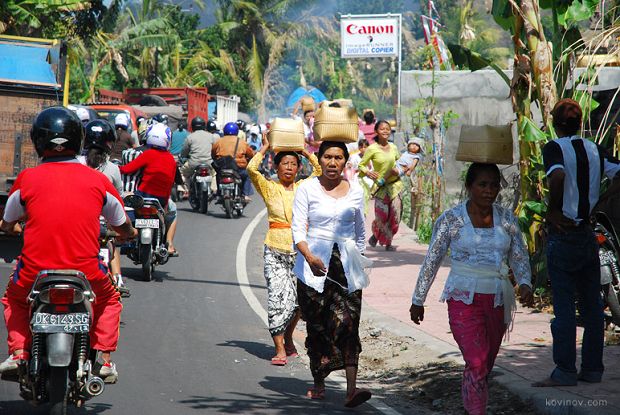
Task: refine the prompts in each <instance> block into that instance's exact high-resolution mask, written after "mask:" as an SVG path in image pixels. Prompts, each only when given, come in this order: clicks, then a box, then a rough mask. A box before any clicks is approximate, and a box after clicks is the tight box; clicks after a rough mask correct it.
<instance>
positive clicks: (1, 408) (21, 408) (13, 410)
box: [0, 385, 112, 415]
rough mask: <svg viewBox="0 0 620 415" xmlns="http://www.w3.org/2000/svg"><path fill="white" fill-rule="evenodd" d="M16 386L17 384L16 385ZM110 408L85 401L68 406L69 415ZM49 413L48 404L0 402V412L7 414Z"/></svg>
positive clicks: (97, 412)
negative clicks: (37, 405) (84, 403)
mask: <svg viewBox="0 0 620 415" xmlns="http://www.w3.org/2000/svg"><path fill="white" fill-rule="evenodd" d="M16 386H17V385H16ZM111 409H112V405H110V404H107V403H87V404H86V406H85V407H82V408H75V407H69V408H68V414H69V415H96V414H102V413H104V412H106V411H109V410H111ZM48 413H49V406H48V405H41V406H39V407H34V406H32V405H30V404H29V403H28V402H26V401H5V402H0V414H7V415H9V414H10V415H22V414H23V415H26V414H27V415H47V414H48Z"/></svg>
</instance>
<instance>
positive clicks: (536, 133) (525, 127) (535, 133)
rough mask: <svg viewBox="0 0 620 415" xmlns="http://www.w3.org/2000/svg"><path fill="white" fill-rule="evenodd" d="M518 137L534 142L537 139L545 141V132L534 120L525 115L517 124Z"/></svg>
mask: <svg viewBox="0 0 620 415" xmlns="http://www.w3.org/2000/svg"><path fill="white" fill-rule="evenodd" d="M519 137H521V138H522V139H523V141H526V142H530V143H534V142H538V141H547V138H548V137H547V134H545V133H544V132H543V131H542V130H541V129H540V128H538V126H537V125H536V124H534V121H532V120H531V119H529V118H527V117H523V119H522V122H521V123H520V125H519Z"/></svg>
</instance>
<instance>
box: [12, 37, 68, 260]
mask: <svg viewBox="0 0 620 415" xmlns="http://www.w3.org/2000/svg"><path fill="white" fill-rule="evenodd" d="M68 85H69V70H68V67H67V45H66V43H65V42H64V41H62V40H58V39H40V38H27V37H20V36H8V35H0V124H1V125H2V127H1V128H0V217H2V215H3V213H4V207H5V205H6V201H7V199H8V193H9V191H10V189H11V186H12V184H13V182H14V181H15V178H16V177H17V175H18V174H19V173H20V172H21V171H22V170H23V169H25V168H27V167H33V166H35V165H36V164H37V163H38V157H37V153H36V151H35V149H34V146H33V145H32V142H31V141H30V128H31V126H32V121H33V120H34V117H35V116H36V115H37V114H38V113H39V112H40V111H41V110H42V109H44V108H46V107H49V106H53V105H68V101H69V98H68V90H69V88H68ZM20 241H21V239H20V238H15V237H10V236H8V235H3V234H1V233H0V259H4V260H9V261H10V260H12V259H14V258H15V256H16V255H17V253H19V251H20V250H21V243H20Z"/></svg>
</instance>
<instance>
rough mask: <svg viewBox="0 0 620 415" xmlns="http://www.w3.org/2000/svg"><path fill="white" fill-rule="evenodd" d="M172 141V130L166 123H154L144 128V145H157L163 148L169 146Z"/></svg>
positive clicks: (166, 148)
mask: <svg viewBox="0 0 620 415" xmlns="http://www.w3.org/2000/svg"><path fill="white" fill-rule="evenodd" d="M171 142H172V131H170V128H169V127H168V126H167V125H166V124H162V123H156V124H153V125H151V126H150V127H149V128H148V130H146V145H147V146H151V147H158V148H162V149H164V150H168V149H169V148H170V143H171Z"/></svg>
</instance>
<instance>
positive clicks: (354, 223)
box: [291, 178, 366, 292]
mask: <svg viewBox="0 0 620 415" xmlns="http://www.w3.org/2000/svg"><path fill="white" fill-rule="evenodd" d="M291 228H292V231H293V242H294V243H295V245H297V244H298V243H300V242H303V241H306V242H307V243H308V248H309V249H310V251H311V252H312V254H313V255H315V256H317V257H319V258H320V259H321V261H323V263H324V264H325V266H328V264H329V260H330V258H331V254H332V249H333V246H334V243H336V244H338V247H339V250H340V259H341V261H342V265H343V268H344V271H345V276H347V280H348V279H349V275H350V273H351V272H353V271H352V270H354V269H355V268H354V264H353V263H352V261H351V260H350V258H349V256H348V255H347V250H346V249H344V245H343V244H344V243H345V241H346V240H353V241H354V242H355V245H356V247H357V249H358V250H359V252H360V253H363V252H364V250H365V249H366V242H365V230H364V191H363V190H362V188H361V187H360V186H359V185H358V184H356V183H350V188H349V192H348V193H347V194H346V196H343V197H341V198H337V199H336V198H334V197H332V196H330V195H328V194H327V193H326V192H325V190H324V189H323V187H322V186H321V183H320V182H319V179H318V178H313V179H309V180H307V181H305V182H304V183H302V184H301V185H299V187H298V188H297V192H296V193H295V201H294V202H293V221H292V224H291ZM293 272H294V273H295V275H296V276H297V278H298V279H299V280H300V281H302V282H303V283H304V284H306V285H308V286H309V287H312V288H314V289H315V290H317V291H318V292H323V286H324V284H325V279H326V277H317V276H315V275H314V274H313V273H312V270H311V269H310V266H309V265H308V263H307V262H306V260H305V258H304V257H303V256H302V255H297V260H296V262H295V267H294V269H293Z"/></svg>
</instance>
